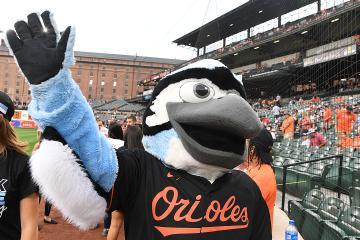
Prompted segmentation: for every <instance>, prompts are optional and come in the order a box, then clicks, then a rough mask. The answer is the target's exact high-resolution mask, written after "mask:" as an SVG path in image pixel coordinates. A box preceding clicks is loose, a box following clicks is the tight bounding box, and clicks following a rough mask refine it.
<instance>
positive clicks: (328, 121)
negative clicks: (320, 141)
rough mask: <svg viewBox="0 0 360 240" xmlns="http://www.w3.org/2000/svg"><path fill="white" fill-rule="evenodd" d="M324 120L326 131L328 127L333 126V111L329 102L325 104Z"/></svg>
mask: <svg viewBox="0 0 360 240" xmlns="http://www.w3.org/2000/svg"><path fill="white" fill-rule="evenodd" d="M323 120H324V131H327V130H328V129H330V128H331V121H332V111H331V109H330V107H329V105H328V104H325V105H324V111H323Z"/></svg>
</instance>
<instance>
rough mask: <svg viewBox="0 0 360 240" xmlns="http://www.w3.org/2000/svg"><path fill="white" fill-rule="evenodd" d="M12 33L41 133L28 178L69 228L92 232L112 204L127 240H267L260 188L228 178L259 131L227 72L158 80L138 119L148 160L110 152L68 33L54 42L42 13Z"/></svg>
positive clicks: (203, 68)
mask: <svg viewBox="0 0 360 240" xmlns="http://www.w3.org/2000/svg"><path fill="white" fill-rule="evenodd" d="M41 19H42V21H41ZM43 25H44V26H43ZM44 27H45V28H46V30H45V28H44ZM14 28H15V29H14V30H9V31H8V32H7V34H6V35H7V44H8V47H9V49H10V52H11V53H12V54H13V55H14V57H15V59H16V62H17V64H18V66H19V68H20V69H21V71H22V73H23V74H24V76H25V77H26V79H27V81H28V83H29V84H30V88H31V96H32V101H31V103H30V105H29V109H28V110H29V113H30V115H31V116H32V118H33V119H34V120H35V121H36V123H37V124H38V126H39V127H40V128H41V129H42V130H43V131H44V134H43V136H44V140H43V141H42V143H41V145H40V148H39V150H38V151H37V152H36V153H35V154H34V155H33V156H32V157H31V160H30V167H31V172H32V176H33V178H34V180H35V182H36V183H37V184H38V185H39V188H40V191H41V193H42V194H43V196H45V197H46V199H48V200H49V201H51V202H52V203H53V204H54V206H56V207H57V208H58V209H59V210H60V211H61V213H62V214H63V216H64V218H65V219H67V220H68V221H69V222H70V223H72V224H74V225H76V226H77V227H78V228H80V229H82V230H87V229H90V228H93V227H94V226H96V225H97V223H98V222H99V220H100V219H102V218H103V216H104V214H105V210H106V208H107V201H106V200H107V198H108V197H109V196H110V198H111V199H110V202H111V203H110V206H108V207H109V208H110V210H111V211H114V210H119V211H122V212H123V213H124V218H125V223H126V229H125V232H126V238H127V239H130V240H133V239H135V240H137V239H182V240H187V239H211V240H216V239H218V240H220V239H241V240H242V239H244V240H245V239H253V240H268V239H271V226H270V219H269V212H268V209H267V207H266V204H265V201H264V199H263V198H262V196H261V193H260V190H259V188H258V187H257V186H256V184H255V183H254V182H253V181H252V180H251V179H250V178H249V177H248V176H247V175H246V174H244V173H242V172H239V171H234V170H232V169H233V168H234V167H236V166H238V165H239V164H240V163H242V161H243V160H244V158H246V156H247V151H246V139H249V138H252V137H255V136H256V135H257V134H258V132H259V131H260V130H261V128H262V127H261V123H260V121H259V119H258V117H257V115H256V113H255V112H254V111H253V109H252V108H251V107H250V105H249V104H248V103H247V101H246V100H245V99H246V96H245V90H244V86H243V84H242V82H241V80H239V79H237V77H236V76H235V75H234V74H233V73H232V72H231V71H230V70H229V69H228V68H227V67H226V66H225V65H223V64H222V63H221V62H219V61H215V60H202V61H199V62H196V63H193V64H190V65H188V66H186V67H184V68H182V69H179V70H177V71H174V72H172V73H170V74H169V75H168V76H166V77H164V78H163V79H162V80H161V81H160V82H159V83H158V85H157V86H156V87H155V89H154V91H153V94H152V98H151V102H150V103H149V106H148V107H147V109H146V111H145V113H144V118H143V131H144V139H143V143H144V147H145V150H146V151H142V150H135V151H131V150H125V151H118V152H116V151H114V150H113V149H112V147H111V145H110V144H109V142H108V141H107V140H106V138H105V137H104V136H103V135H102V134H100V133H99V130H98V128H97V125H96V122H95V118H94V115H93V112H92V110H91V108H90V106H89V105H88V103H87V101H86V99H85V98H84V96H83V95H82V93H81V91H80V89H79V87H78V85H77V84H76V83H75V82H74V80H73V79H72V77H71V73H70V67H71V66H72V65H73V64H74V63H75V60H74V52H73V46H74V41H75V29H74V27H68V28H66V30H65V31H64V32H62V34H60V33H59V32H58V30H57V29H56V25H55V23H54V20H53V17H52V14H51V13H50V12H49V11H45V12H43V13H42V14H41V16H39V15H38V14H35V13H32V14H30V15H28V20H27V22H26V21H18V22H16V23H15V25H14Z"/></svg>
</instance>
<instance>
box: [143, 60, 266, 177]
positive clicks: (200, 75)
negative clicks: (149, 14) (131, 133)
mask: <svg viewBox="0 0 360 240" xmlns="http://www.w3.org/2000/svg"><path fill="white" fill-rule="evenodd" d="M245 98H246V97H245V90H244V86H243V84H242V82H241V81H239V79H238V78H237V77H236V76H235V75H234V74H233V73H232V72H231V71H230V70H229V69H228V68H227V67H226V66H225V65H223V64H222V63H221V62H219V61H216V60H210V59H206V60H202V61H199V62H196V63H193V64H190V65H188V66H186V67H184V68H182V69H180V70H178V71H175V72H173V73H171V74H170V75H168V76H166V77H165V78H164V79H162V80H161V81H160V82H159V83H158V85H157V86H156V87H155V89H154V92H153V95H152V99H151V103H150V105H149V107H148V108H147V109H146V111H145V114H144V139H143V143H144V147H145V149H146V150H147V151H148V152H149V153H151V154H153V155H154V156H156V157H157V158H159V159H160V160H161V161H162V162H163V163H164V164H165V165H167V166H168V167H170V168H175V169H182V170H185V171H187V172H188V173H190V174H193V175H197V176H201V177H204V178H206V179H208V180H209V181H210V182H213V181H215V180H216V179H217V178H218V177H220V176H222V175H223V174H224V173H226V172H227V171H229V170H230V169H233V168H234V167H236V166H238V165H239V164H240V163H241V162H242V161H243V160H244V158H245V157H246V156H247V152H246V147H245V146H246V142H245V140H246V139H247V138H251V137H255V136H256V135H257V133H258V132H259V131H260V129H261V123H260V121H259V118H258V116H257V114H256V113H255V112H254V111H253V109H252V108H251V106H250V105H249V104H248V103H247V102H246V100H245Z"/></svg>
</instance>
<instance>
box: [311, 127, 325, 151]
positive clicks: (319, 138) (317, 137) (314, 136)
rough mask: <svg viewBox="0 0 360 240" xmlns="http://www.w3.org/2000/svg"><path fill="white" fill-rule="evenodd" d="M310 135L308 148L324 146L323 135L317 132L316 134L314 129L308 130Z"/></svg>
mask: <svg viewBox="0 0 360 240" xmlns="http://www.w3.org/2000/svg"><path fill="white" fill-rule="evenodd" d="M309 135H310V146H311V147H319V148H321V147H323V146H325V145H326V139H325V137H324V135H322V134H321V133H319V132H316V130H315V129H314V128H311V129H309Z"/></svg>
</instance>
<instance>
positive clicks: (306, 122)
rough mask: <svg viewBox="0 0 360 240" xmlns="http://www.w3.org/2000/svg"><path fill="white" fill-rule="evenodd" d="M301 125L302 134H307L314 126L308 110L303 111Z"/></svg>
mask: <svg viewBox="0 0 360 240" xmlns="http://www.w3.org/2000/svg"><path fill="white" fill-rule="evenodd" d="M300 125H301V126H300V129H301V134H304V133H305V134H306V133H307V132H308V131H309V129H310V128H312V123H311V120H310V117H309V114H308V113H307V112H303V114H302V118H301V122H300Z"/></svg>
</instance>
